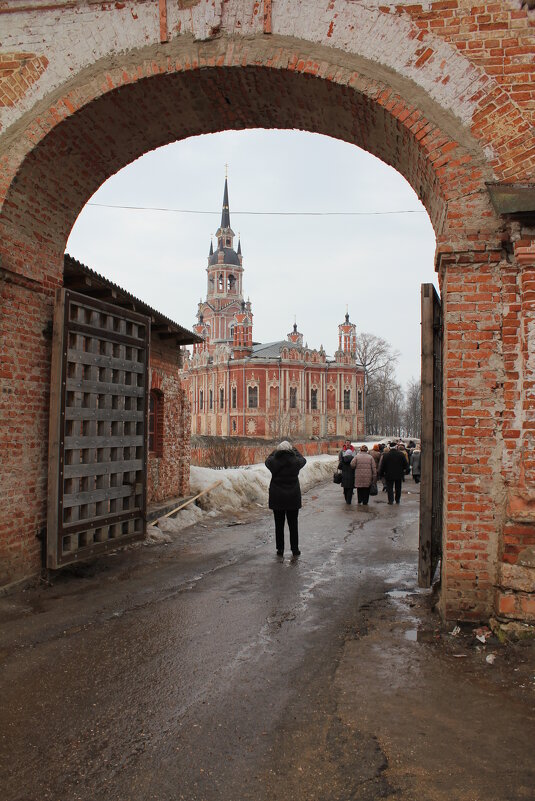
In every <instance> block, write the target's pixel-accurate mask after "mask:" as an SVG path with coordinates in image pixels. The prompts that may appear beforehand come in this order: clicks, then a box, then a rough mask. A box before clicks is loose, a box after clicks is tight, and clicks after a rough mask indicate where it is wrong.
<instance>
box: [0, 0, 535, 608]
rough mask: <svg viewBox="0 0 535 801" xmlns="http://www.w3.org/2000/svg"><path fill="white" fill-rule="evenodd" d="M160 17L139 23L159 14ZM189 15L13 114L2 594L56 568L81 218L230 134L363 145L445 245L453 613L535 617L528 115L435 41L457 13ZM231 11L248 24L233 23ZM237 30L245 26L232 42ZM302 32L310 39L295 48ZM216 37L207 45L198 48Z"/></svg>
mask: <svg viewBox="0 0 535 801" xmlns="http://www.w3.org/2000/svg"><path fill="white" fill-rule="evenodd" d="M117 5H118V6H121V7H122V6H123V4H117ZM150 5H151V4H148V3H145V2H143V1H142V0H140V2H138V3H135V2H131V3H129V4H126V7H127V11H128V12H129V13H134V11H136V13H137V11H139V12H143V13H144V14H145V13H148V9H149V6H150ZM155 5H156V4H152V6H151V9H152V11H151V13H153V11H154V8H153V6H155ZM180 5H183V4H179V6H180ZM186 5H187V6H188V7H189V8H190V17H189V19H190V22H189V23H188V21H187V18H186V16H185V13H186V12H185V11H184V12H183V11H179V12H176V13H177V15H178V16H177V18H176V19H174V20H173V19H169V18H167V19H164V18H160V19H159V23H160V28H159V37H160V40H161V41H160V42H157V43H155V44H153V45H151V46H148V47H147V46H144V47H142V46H140V43H139V42H137V41H135V40H134V37H132V40H131V41H127V42H126V45H127V46H128V47H127V50H126V51H121V52H122V56H121V57H119V56H118V55H117V52H116V51H117V48H118V45H117V43H114V44H112V43H111V42H110V43H108V52H104V51H103V55H102V56H101V58H100V59H99V60H97V61H91V59H89V61H88V63H86V64H84V65H80V66H79V67H78V68H77V71H76V74H75V75H74V77H69V78H68V79H67V75H66V74H65V70H64V72H63V77H62V75H61V70H60V71H59V73H58V72H56V73H51V74H50V84H49V86H48V91H44V90H46V88H47V87H46V81H45V80H44V78H40V79H39V78H37V81H38V87H41V88H40V90H39V91H40V92H41V94H39V91H37V92H34V90H33V89H32V90H31V91H30V92H26V94H23V96H22V97H21V98H19V99H18V101H17V102H15V101H14V102H13V104H12V106H13V109H9V114H8V115H7V118H8V121H9V123H10V124H9V125H8V128H7V129H6V133H5V134H3V135H2V137H0V156H1V158H2V165H3V168H4V181H3V183H2V185H1V186H0V200H1V201H2V208H1V214H0V238H1V240H2V244H1V245H0V253H1V257H2V262H1V267H2V275H3V278H4V281H3V306H4V310H5V313H4V346H5V349H6V354H7V355H8V358H7V360H6V363H5V364H6V366H5V368H4V375H3V377H4V379H5V381H6V384H5V389H6V391H5V395H4V398H5V400H7V403H6V404H5V409H6V412H5V419H6V420H7V423H8V426H9V427H10V434H9V437H10V439H9V442H10V443H12V447H11V448H10V449H8V451H7V456H6V467H7V470H8V472H9V475H10V479H9V481H8V486H7V495H6V497H7V498H8V501H9V506H10V508H12V509H14V510H15V509H18V510H19V511H18V512H16V513H15V514H18V515H19V519H18V520H17V519H16V518H15V521H16V522H15V523H14V520H13V518H12V517H11V518H10V520H9V521H7V520H6V521H5V522H3V523H2V531H1V534H0V536H1V537H2V542H3V543H6V545H7V547H6V553H7V554H8V555H9V559H8V561H7V562H6V564H7V573H6V575H5V577H3V580H4V582H5V581H9V580H10V579H12V578H17V577H18V576H22V575H26V574H28V573H29V572H31V571H32V570H35V569H36V568H37V567H38V564H39V559H38V550H39V549H38V544H37V543H36V541H35V532H36V529H38V528H39V527H40V525H42V521H43V520H44V517H45V514H44V503H45V489H46V469H45V465H46V423H47V414H48V398H47V393H48V388H47V382H48V364H49V360H50V354H49V337H48V333H47V332H48V327H47V326H48V323H49V321H50V318H51V307H52V301H53V293H54V290H55V287H56V286H58V285H59V284H60V282H61V269H62V258H63V252H64V248H65V243H66V241H67V238H68V235H69V233H70V230H71V228H72V225H73V224H74V221H75V219H76V217H77V215H78V214H79V212H80V210H81V209H82V207H83V206H84V204H85V203H86V202H87V200H88V199H89V198H90V196H91V195H92V194H93V192H94V191H96V189H98V187H99V186H100V185H101V184H102V183H103V182H104V181H105V180H106V179H107V178H108V177H109V176H110V175H112V174H114V173H115V172H116V171H117V170H119V169H120V168H121V167H123V166H125V165H126V164H128V163H130V162H131V161H132V160H134V159H135V158H137V157H138V156H140V155H142V154H143V153H145V152H147V151H148V150H150V149H153V148H155V147H158V146H161V145H164V144H167V143H169V142H171V141H175V140H177V139H182V138H185V137H187V136H193V135H196V134H201V133H209V132H215V131H220V130H226V129H243V128H248V127H264V128H301V129H305V130H308V131H313V132H319V133H323V134H327V135H329V136H332V137H336V138H339V139H343V140H345V141H347V142H351V143H354V144H357V145H359V146H360V147H363V148H364V149H366V150H368V151H369V152H371V153H373V154H374V155H376V156H378V157H379V158H381V159H382V160H383V161H385V162H386V163H388V164H390V165H391V166H393V167H394V168H395V169H397V170H398V171H399V172H400V173H402V174H403V175H404V176H405V178H406V179H407V180H408V181H409V183H410V184H411V185H412V186H413V188H414V189H415V191H416V192H417V194H418V195H419V197H420V198H421V200H422V202H423V203H424V205H425V206H426V208H427V211H428V213H429V216H430V219H431V221H432V224H433V227H434V230H435V233H436V236H437V260H436V261H437V269H438V271H439V276H440V281H441V286H442V292H443V298H444V306H445V325H446V338H445V341H446V348H447V351H446V358H445V382H446V392H447V394H446V410H445V416H446V419H445V423H446V448H447V457H446V486H445V508H446V520H445V548H446V558H445V564H444V591H443V612H444V614H445V615H446V616H448V617H451V616H457V617H474V618H477V617H481V616H482V615H485V614H488V613H489V612H490V611H492V610H498V611H501V612H502V613H503V614H508V615H511V616H518V617H529V616H530V615H531V616H533V615H534V611H535V610H534V608H533V603H534V602H533V595H531V593H530V587H529V586H528V583H529V581H530V580H531V573H529V569H530V568H529V565H528V567H527V568H525V569H524V568H523V567H518V565H517V558H515V557H518V554H519V553H520V552H521V551H522V548H523V546H526V547H527V548H528V550H529V547H531V546H532V545H533V544H534V543H535V537H533V535H532V531H533V530H535V528H534V524H535V515H533V520H532V517H531V509H532V508H533V507H534V506H535V497H534V498H533V499H532V496H531V490H530V483H531V476H532V473H533V470H534V469H535V467H533V468H532V466H531V463H529V462H526V461H525V460H524V461H523V458H522V449H521V448H520V447H519V438H521V439H522V438H523V440H524V441H525V442H526V441H528V439H529V437H530V436H531V435H530V434H529V431H530V425H529V419H530V413H529V410H526V408H525V407H524V405H523V402H522V397H523V392H524V389H525V388H526V387H529V378H530V375H529V357H530V353H531V349H532V342H531V326H530V322H531V314H532V310H531V306H530V301H529V294H528V292H524V293H523V289H528V290H529V288H530V286H531V284H530V281H531V273H532V271H533V270H534V269H535V268H534V265H533V261H534V259H533V253H532V250H531V240H530V239H529V236H528V234H526V229H525V226H524V228H523V227H522V224H521V223H516V224H515V225H516V228H514V227H513V228H511V227H510V228H509V229H507V227H506V226H505V224H504V221H503V220H502V219H501V218H499V217H498V215H497V214H496V212H495V211H494V208H493V206H492V204H491V202H490V197H489V194H488V192H487V188H486V182H490V183H493V182H497V181H504V180H508V181H511V180H512V179H514V180H516V181H522V180H527V179H528V178H529V176H530V175H531V172H532V169H533V160H534V157H533V155H532V154H533V150H532V144H533V143H532V142H531V139H533V134H532V133H530V132H529V124H528V121H527V114H526V113H525V112H524V110H523V108H522V105H521V103H520V102H519V101H518V100H517V101H516V102H512V99H511V96H510V95H511V92H512V90H511V91H510V92H509V93H508V92H507V91H506V90H505V89H504V88H503V85H500V84H498V83H496V82H494V81H493V80H492V79H491V78H490V77H489V73H486V72H485V70H484V69H482V68H480V67H478V65H477V63H476V62H475V61H474V59H472V60H469V59H467V58H466V57H465V56H464V55H463V52H462V51H463V48H462V47H461V46H460V43H461V41H462V35H461V28H460V27H459V28H458V33H457V40H456V38H455V37H456V35H455V33H454V32H452V33H451V34H450V37H449V41H448V40H447V38H444V37H442V38H441V37H440V36H438V35H436V34H434V33H432V28H433V25H432V24H431V23H432V20H433V19H435V20H438V19H440V12H441V7H442V10H443V7H444V5H446V7H449V6H451V7H453V5H452V4H444V3H435V4H432V12H430V13H429V14H428V15H427V16H426V15H425V14H423V12H421V8H420V7H410V6H407V7H406V8H405V9H403V10H402V11H399V13H395V14H394V13H392V14H390V13H389V11H388V9H386V10H385V8H383V9H381V8H379V7H377V8H376V9H372V10H371V11H370V9H364V8H359V9H357V10H355V8H354V5H353V4H351V3H349V2H342V0H340V2H333V3H331V4H330V6H331V8H330V11H332V12H333V14H335V16H334V18H332V14H331V16H330V17H329V15H327V17H328V18H326V16H325V15H326V14H327V12H325V11H321V12H320V11H319V10H318V11H317V16H316V15H315V13H314V12H311V11H310V10H309V13H308V16H307V14H305V15H304V17H303V19H301V20H296V19H295V18H294V16H293V14H290V7H289V6H285V9H286V11H285V13H286V14H287V18H283V17H282V16H281V18H279V19H277V18H276V16H273V17H271V4H270V3H267V2H265V3H264V6H265V11H266V14H265V16H264V18H263V20H258V19H255V18H254V15H253V17H251V19H250V20H249V17H247V19H248V20H249V22H248V23H247V26H248V30H243V27H244V26H243V25H242V24H241V23H240V24H241V25H242V27H241V29H240V30H237V27H236V26H237V20H238V16H237V15H238V13H239V11H240V10H243V11H244V12H245V11H247V10H251V9H252V8H253V7H254V4H253V3H249V2H246V0H242V1H241V2H240V0H234V2H231V3H229V4H219V5H221V8H220V11H221V16H220V17H217V13H216V12H217V8H218V4H217V3H215V4H210V9H211V10H210V9H208V5H207V4H205V3H204V2H200V1H199V2H196V3H188V4H186ZM256 5H257V6H258V4H256ZM290 5H291V4H290ZM294 5H295V4H294ZM304 5H305V4H304ZM455 5H456V4H455ZM503 5H505V4H503ZM160 7H161V4H160ZM416 8H420V12H417V11H416V10H415V9H416ZM191 9H193V10H191ZM214 9H215V11H214ZM231 9H234V11H235V12H236V14H235V16H234V17H232V16H227V17H225V14H227V15H228V14H230V11H231ZM116 11H117V13H118V14H119V13H122V8H121V9H116ZM268 11H269V12H270V13H269V14H268V13H267V12H268ZM62 13H63V12H62ZM94 13H95V14H97V15H98V12H96V11H95V12H94ZM125 13H126V12H125ZM173 13H174V12H173ZM303 13H304V12H303ZM196 14H197V15H199V16H198V18H197V17H196V16H195V15H196ZM202 14H204V16H202ZM214 14H216V17H215V18H214V19H212V17H213V15H214ZM355 14H356V15H357V19H358V21H359V22H361V23H365V22H366V23H369V22H370V19H371V17H370V15H371V16H372V17H373V22H374V25H375V28H374V29H373V30H374V31H375V32H376V31H377V30H378V29H380V30H381V32H382V34H383V38H386V39H388V41H389V42H390V45H391V47H390V48H388V47H387V48H386V50H385V52H384V53H382V60H381V61H377V59H374V57H373V50H372V49H371V42H369V41H368V39H367V38H366V36H365V25H364V24H362V25H361V26H360V27H359V26H357V27H355V26H353V28H352V26H351V22H352V20H353V17H354V15H355ZM352 15H353V16H352ZM359 15H361V16H360V17H359ZM453 16H454V17H455V15H453ZM103 19H104V25H105V24H106V23H107V22H111V17H107V18H105V17H103ZM244 19H245V17H244ZM218 20H219V21H218ZM225 20H227V23H228V24H230V23H229V22H228V21H229V20H230V21H233V22H232V25H233V28H232V30H227V29H226V24H227V23H226V22H225ZM307 21H308V22H314V23H315V24H314V25H313V26H312V28H310V26H309V29H307V28H306V23H307ZM211 22H215V23H217V24H214V25H211V24H210V23H211ZM286 23H287V24H288V25H290V23H291V30H292V32H293V37H292V38H290V37H289V36H284V35H282V32H283V31H285V30H287V28H286V27H285V24H286ZM316 23H317V24H316ZM324 23H328V24H324ZM508 24H510V20H509V22H508ZM147 25H148V23H147ZM182 25H184V26H185V27H186V30H185V29H184V28H182V27H181V26H182ZM199 25H201V27H202V31H203V36H204V38H205V39H206V41H202V42H199V29H198V26H199ZM300 25H301V26H304V29H303V30H301V29H300V27H299V26H300ZM526 25H527V22H526ZM188 26H191V30H190V28H189V27H188ZM196 26H197V27H196ZM259 26H260V29H259ZM266 26H267V27H266ZM276 27H278V28H279V30H278V32H277V31H275V28H276ZM435 27H436V26H435ZM188 32H189V33H188ZM192 32H193V37H194V38H192V36H191V35H189V34H191V33H192ZM245 33H246V34H247V36H243V34H245ZM297 33H300V34H301V35H300V37H299V38H296V35H297ZM266 34H269V35H266ZM21 36H22V38H23V35H22V34H21ZM195 37H197V39H195ZM145 38H147V37H145ZM141 41H143V39H141ZM49 46H50V50H51V54H53V53H54V45H53V43H52V41H50V42H49ZM104 50H105V49H104ZM112 51H114V52H112ZM39 63H40V64H41V66H43V63H44V62H39ZM445 65H447V67H446V66H445ZM43 68H44V70H45V73H44V74H45V77H46V65H45V66H44V67H43ZM34 70H35V65H34ZM448 87H449V88H448ZM32 93H33V94H32ZM513 131H514V132H515V136H514V137H513V136H512V132H513ZM498 134H499V135H498ZM519 135H521V136H522V141H521V142H519V141H518V137H519ZM530 137H531V139H530ZM515 237H516V241H515V242H513V240H515ZM511 243H513V244H512V245H511ZM515 247H516V248H517V249H518V248H523V250H522V254H523V259H524V260H523V261H521V260H518V261H517V260H516V259H515V253H514V248H515ZM29 466H31V469H30V471H29V472H30V477H28V467H29ZM511 470H512V471H516V473H517V474H518V475H521V487H520V492H518V491H517V489H518V488H517V487H513V486H510V481H509V475H508V474H509V471H511ZM22 478H24V481H23V482H22V481H21V479H22ZM515 504H516V505H515ZM515 510H516V511H515ZM518 510H520V511H518ZM15 527H16V528H15ZM504 532H506V534H507V539H506V538H504ZM525 549H526V548H524V550H525ZM522 570H524V572H522ZM525 570H528V573H525ZM519 571H520V572H519Z"/></svg>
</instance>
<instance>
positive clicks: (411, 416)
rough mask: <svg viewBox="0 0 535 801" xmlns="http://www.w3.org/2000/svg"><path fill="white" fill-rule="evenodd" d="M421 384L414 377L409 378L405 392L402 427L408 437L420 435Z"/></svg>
mask: <svg viewBox="0 0 535 801" xmlns="http://www.w3.org/2000/svg"><path fill="white" fill-rule="evenodd" d="M421 421H422V386H421V383H420V381H418V380H417V379H416V378H411V380H410V381H409V383H408V384H407V391H406V393H405V415H404V427H405V431H406V433H407V436H408V437H417V438H419V437H420V436H421Z"/></svg>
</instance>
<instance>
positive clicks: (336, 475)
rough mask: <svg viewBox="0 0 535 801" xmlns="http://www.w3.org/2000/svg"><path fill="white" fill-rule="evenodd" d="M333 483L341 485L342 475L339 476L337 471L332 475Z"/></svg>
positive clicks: (339, 473)
mask: <svg viewBox="0 0 535 801" xmlns="http://www.w3.org/2000/svg"><path fill="white" fill-rule="evenodd" d="M333 482H334V483H335V484H341V483H342V474H341V472H340V471H339V470H337V471H336V473H335V474H334V475H333Z"/></svg>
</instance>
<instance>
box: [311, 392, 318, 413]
mask: <svg viewBox="0 0 535 801" xmlns="http://www.w3.org/2000/svg"><path fill="white" fill-rule="evenodd" d="M310 408H311V409H317V408H318V390H317V389H311V390H310Z"/></svg>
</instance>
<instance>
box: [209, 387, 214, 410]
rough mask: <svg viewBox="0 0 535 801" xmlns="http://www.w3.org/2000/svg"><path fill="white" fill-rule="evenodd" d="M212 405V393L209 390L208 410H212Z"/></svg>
mask: <svg viewBox="0 0 535 801" xmlns="http://www.w3.org/2000/svg"><path fill="white" fill-rule="evenodd" d="M213 405H214V393H213V392H212V390H210V392H209V393H208V406H209V408H210V410H211V409H212V407H213Z"/></svg>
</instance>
